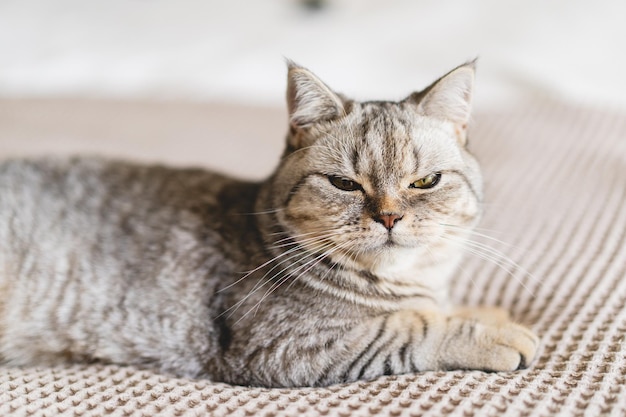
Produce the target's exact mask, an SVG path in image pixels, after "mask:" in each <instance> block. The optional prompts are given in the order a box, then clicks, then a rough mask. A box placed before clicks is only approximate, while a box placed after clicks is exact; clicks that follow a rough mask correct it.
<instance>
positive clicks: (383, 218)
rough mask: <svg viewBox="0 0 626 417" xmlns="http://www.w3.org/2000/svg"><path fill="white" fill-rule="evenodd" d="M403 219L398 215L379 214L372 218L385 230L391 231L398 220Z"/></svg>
mask: <svg viewBox="0 0 626 417" xmlns="http://www.w3.org/2000/svg"><path fill="white" fill-rule="evenodd" d="M402 217H404V216H403V215H401V214H398V213H380V214H379V215H378V216H377V217H375V218H374V220H376V221H377V222H378V223H381V224H382V225H383V226H385V227H386V228H387V230H391V229H393V226H395V225H396V223H398V222H399V221H400V220H402Z"/></svg>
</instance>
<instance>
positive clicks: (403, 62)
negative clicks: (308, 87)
mask: <svg viewBox="0 0 626 417" xmlns="http://www.w3.org/2000/svg"><path fill="white" fill-rule="evenodd" d="M625 16H626V2H624V1H623V0H596V1H594V2H589V1H583V0H554V1H549V2H548V1H542V0H526V1H502V0H473V1H467V0H465V1H462V0H452V1H445V2H444V1H436V0H388V1H380V0H378V1H376V0H307V1H304V0H264V1H250V0H246V1H243V0H222V1H217V0H177V1H174V0H107V1H85V0H54V1H51V0H0V153H2V152H3V153H5V154H6V153H15V152H18V153H19V152H22V150H24V151H25V152H26V151H31V150H32V151H42V150H43V151H48V150H49V151H53V150H55V149H61V150H67V151H73V150H76V151H93V152H100V151H105V152H106V151H111V152H112V151H113V149H116V147H117V146H118V143H117V142H110V143H109V142H108V141H109V140H122V139H111V138H113V137H115V138H119V137H120V135H121V136H123V137H125V138H126V139H124V143H125V146H126V148H127V149H128V150H129V152H130V154H132V155H146V152H148V154H149V152H150V151H149V150H146V146H144V143H143V142H137V143H135V142H133V140H135V139H132V138H133V137H135V136H137V135H144V136H145V135H147V134H150V135H152V138H153V140H152V142H150V143H151V146H157V145H158V144H159V143H161V145H162V146H165V148H161V150H159V151H158V152H157V153H155V155H153V156H152V159H159V158H161V156H162V155H166V156H167V157H168V158H169V159H171V160H174V161H181V162H189V161H192V162H199V161H204V160H205V159H200V158H199V157H197V155H196V153H194V152H192V151H189V150H186V151H185V152H186V153H185V154H184V155H185V156H183V154H182V153H181V152H182V151H181V150H180V148H181V146H182V145H181V143H182V142H181V141H184V140H185V138H192V139H190V140H191V142H189V143H195V142H194V141H195V140H197V138H199V137H202V136H205V135H206V134H209V133H211V132H209V131H205V130H202V129H203V128H202V127H199V126H202V125H203V124H209V123H213V125H214V126H216V124H217V125H218V127H217V132H218V133H219V134H221V135H222V137H223V138H225V139H223V140H218V139H216V138H215V137H213V139H212V140H213V141H214V142H216V143H217V142H219V143H218V144H217V145H216V146H218V147H219V149H218V151H219V152H217V154H220V155H221V156H220V157H219V158H217V157H216V158H214V159H215V160H216V162H217V163H218V164H221V166H223V167H225V168H229V167H230V166H231V164H232V163H233V162H234V160H229V159H228V156H227V155H225V154H228V153H229V152H228V151H229V150H230V149H232V146H227V145H228V144H227V143H226V142H228V143H231V142H232V141H235V142H232V143H236V144H237V146H240V145H242V144H244V143H252V145H251V146H253V148H252V149H254V150H255V152H257V151H258V152H261V153H262V155H264V156H267V157H268V158H270V161H269V162H268V166H269V165H271V164H273V163H274V162H275V158H272V157H270V155H273V154H275V152H276V148H279V147H280V146H279V145H280V144H281V143H282V135H283V133H282V132H283V131H284V127H285V125H284V122H285V116H284V103H283V101H284V90H285V75H286V68H285V62H284V58H290V59H292V60H295V61H296V62H298V63H299V64H301V65H304V66H306V67H308V68H310V69H311V70H313V71H314V72H315V73H317V74H318V75H319V76H320V77H321V78H322V79H324V80H325V81H326V82H327V83H328V84H329V85H330V86H331V87H333V88H335V89H336V90H338V91H340V92H343V93H345V94H347V95H349V96H351V97H354V98H361V99H364V98H365V99H398V98H402V97H404V96H406V95H407V94H408V93H410V92H411V91H413V90H419V89H421V88H423V87H424V86H426V85H427V84H429V83H430V82H431V81H433V80H434V79H436V78H437V77H439V76H440V75H442V74H443V73H445V72H447V71H448V70H450V69H452V68H453V67H455V66H457V65H459V64H461V63H463V62H465V61H467V60H471V59H473V58H475V57H479V63H478V76H477V84H476V86H477V87H476V88H477V89H476V92H475V101H474V103H475V106H476V108H477V109H478V110H480V111H488V110H490V109H495V110H497V109H499V108H502V106H511V105H515V104H516V103H524V102H528V101H529V100H532V98H534V97H537V96H541V97H545V96H550V97H552V98H554V99H555V100H563V101H567V102H571V103H575V104H577V105H584V106H601V107H609V108H617V109H626V75H625V74H626V52H625V51H626V24H625V23H624V22H625V20H624V19H625ZM113 103H117V105H116V106H114V105H113ZM138 103H141V105H140V104H138ZM155 103H161V106H158V105H157V104H155ZM172 103H178V104H177V105H174V104H172ZM46 106H47V107H46ZM64 106H65V107H64ZM146 106H147V107H146ZM150 106H152V107H150ZM163 106H165V107H163ZM185 106H186V107H185ZM194 112H196V113H198V114H197V115H196V116H192V115H190V114H195V113H194ZM246 112H247V113H246ZM244 115H245V117H244ZM142 117H143V119H142ZM190 117H191V118H192V119H189V118H190ZM193 117H196V118H193ZM103 118H104V120H103ZM44 119H45V120H48V123H49V124H48V125H46V124H45V123H43V122H42V120H44ZM49 119H53V120H56V121H57V123H60V122H61V121H67V123H65V124H64V125H63V127H58V126H57V127H55V126H53V123H52V124H51V122H50V120H49ZM164 119H165V120H166V121H167V122H166V121H164ZM72 120H74V122H73V123H74V124H72V122H71V121H72ZM138 120H139V122H138ZM263 121H265V123H266V126H264V127H263V128H261V126H262V123H263ZM16 123H17V124H16ZM20 123H21V124H20ZM42 123H43V124H42ZM151 123H152V126H148V125H150V124H151ZM220 123H221V124H220ZM11 124H12V125H13V127H11V126H9V125H11ZM190 124H193V125H194V126H196V127H195V129H196V130H195V131H193V129H192V131H186V130H185V126H188V125H190ZM83 125H84V129H82V128H81V129H82V130H81V129H78V128H77V127H76V126H83ZM144 125H146V126H145V128H144V127H137V126H144ZM33 126H41V128H40V130H33V129H35V127H33ZM133 126H135V127H133ZM155 126H156V127H155ZM90 127H91V130H92V131H93V132H90V131H88V129H89V128H90ZM157 127H158V128H157ZM55 128H56V129H57V130H58V131H59V132H62V129H66V131H65V133H64V134H61V133H59V134H58V135H56V136H55V137H54V138H50V139H47V140H45V141H44V140H43V139H36V136H37V134H38V132H39V131H43V132H48V133H49V132H51V131H55V130H54V129H55ZM29 129H30V130H29ZM76 129H78V130H77V131H75V130H76ZM124 129H126V130H124ZM142 129H144V130H142ZM145 129H148V130H145ZM168 129H169V130H168ZM198 129H199V130H198ZM68 131H69V132H68ZM164 131H165V133H163V132H164ZM168 132H169V133H168ZM254 132H261V133H259V135H260V136H261V137H263V138H264V139H262V140H268V141H270V142H267V143H270V144H271V146H274V147H273V148H271V149H266V147H265V146H258V147H257V148H254V146H255V145H254V143H253V142H254V141H253V140H251V139H250V135H252V134H253V133H254ZM87 133H88V134H94V135H96V136H97V135H101V136H102V135H105V136H103V137H102V138H101V139H102V140H98V141H96V140H95V139H93V140H92V142H93V143H96V142H97V143H99V145H93V143H92V142H89V139H86V138H82V139H79V138H78V136H80V135H83V136H89V135H88V134H87ZM79 134H80V135H79ZM106 135H108V136H106ZM124 135H125V136H124ZM53 136H54V135H53ZM276 136H279V137H280V140H276V144H274V142H273V139H271V138H274V137H276ZM33 138H35V139H33ZM27 139H28V140H27ZM174 139H175V140H174ZM226 139H228V140H226ZM33 140H35V141H39V142H37V143H38V145H37V146H35V145H32V146H31V145H28V143H31V142H32V141H33ZM29 141H31V142H29ZM64 141H65V142H64ZM159 141H161V142H159ZM172 141H173V142H175V143H173V142H172ZM229 141H230V142H229ZM246 141H247V142H246ZM89 143H92V145H89ZM107 143H108V144H107ZM134 144H135V145H134ZM133 146H136V147H137V149H135V148H133ZM182 147H184V146H182ZM31 148H32V149H31ZM263 152H266V154H263ZM148 156H150V155H148ZM161 159H162V158H161ZM257 168H258V167H256V166H253V167H252V168H250V169H249V171H250V173H256V172H257V170H258V169H257Z"/></svg>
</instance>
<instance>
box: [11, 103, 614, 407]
mask: <svg viewBox="0 0 626 417" xmlns="http://www.w3.org/2000/svg"><path fill="white" fill-rule="evenodd" d="M7 106H9V105H8V104H7V103H6V102H5V103H4V104H3V103H0V153H1V152H4V150H5V149H9V148H10V149H13V148H11V146H13V145H11V144H10V141H11V140H12V137H14V136H12V137H9V136H8V134H7V133H6V132H7V131H11V132H13V133H14V132H15V131H16V129H17V128H16V127H15V125H13V127H12V128H11V129H8V130H7V126H8V125H9V124H10V123H14V121H15V120H14V118H12V117H13V116H11V114H13V113H11V112H10V111H7V108H8V107H7ZM9 107H10V106H9ZM3 109H4V110H5V111H3ZM9 110H10V109H9ZM157 117H162V115H160V116H158V115H157ZM3 133H4V135H3ZM470 133H471V137H470V147H471V149H472V150H473V151H474V153H476V154H477V156H478V158H479V160H480V161H481V162H482V165H483V170H484V176H485V179H486V206H485V209H486V214H485V216H484V219H483V221H482V223H481V225H480V228H479V229H478V232H479V233H481V234H484V235H485V236H478V235H477V236H476V237H475V239H476V241H477V242H478V243H476V245H472V247H470V248H469V249H468V254H467V257H466V261H465V262H464V264H463V265H462V267H461V268H460V270H459V272H458V275H457V276H456V277H455V279H454V281H453V286H452V298H453V299H454V300H455V301H456V302H457V303H458V304H466V305H479V304H483V305H498V306H501V307H504V308H506V309H507V310H509V311H510V312H511V314H512V316H513V318H514V319H515V320H516V321H519V322H521V323H524V324H526V325H528V326H530V327H531V328H532V329H533V330H534V331H535V332H536V333H537V334H538V335H540V337H541V346H540V348H539V351H538V356H537V358H536V359H535V361H534V362H533V363H531V364H530V367H529V369H526V370H522V371H517V372H510V373H485V372H478V371H470V372H464V371H455V372H424V373H420V374H410V375H400V376H390V377H383V378H379V379H376V380H374V381H363V382H357V383H353V384H346V385H337V386H331V387H328V388H315V389H313V388H302V389H263V388H249V387H239V386H229V385H226V384H221V383H212V382H210V381H205V380H188V379H179V378H172V377H170V376H167V375H159V374H156V373H153V372H150V371H146V370H140V369H136V368H130V367H122V366H107V365H75V366H67V367H57V368H19V369H17V368H10V367H0V416H53V415H62V416H154V415H159V414H162V415H175V416H202V415H211V416H242V417H243V416H275V417H278V416H372V415H377V416H437V417H439V416H464V417H470V416H531V415H532V416H549V415H562V416H583V415H584V416H599V415H607V416H622V415H626V388H625V384H626V340H625V338H626V307H625V304H626V114H624V113H618V112H610V111H606V110H599V109H590V108H583V107H575V106H571V105H565V104H563V103H557V102H553V101H550V100H543V101H535V102H530V103H526V104H524V105H519V106H518V107H516V108H514V109H508V110H499V111H489V112H482V113H480V112H479V113H478V114H477V115H476V116H475V118H474V126H473V128H472V130H471V132H470ZM250 140H252V139H250ZM207 142H210V140H207ZM204 146H205V147H207V148H208V147H209V146H210V143H206V144H204ZM190 152H197V149H191V150H190ZM5 153H6V152H5ZM163 156H164V159H166V156H167V155H163ZM486 236H489V237H486ZM484 245H487V246H488V247H490V248H491V249H489V250H488V251H485V250H484V248H485V247H486V246H484ZM478 252H483V256H478Z"/></svg>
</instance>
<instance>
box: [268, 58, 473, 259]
mask: <svg viewBox="0 0 626 417" xmlns="http://www.w3.org/2000/svg"><path fill="white" fill-rule="evenodd" d="M292 69H293V68H292ZM297 70H302V69H299V68H297ZM303 71H306V70H303ZM457 71H458V70H457ZM309 74H310V73H308V72H306V73H305V75H306V76H307V77H308V76H309ZM451 74H452V73H451ZM462 75H465V74H462ZM472 75H473V69H472ZM448 77H450V75H448ZM442 80H445V78H444V79H442ZM442 80H440V81H439V82H438V83H441V82H442ZM306 81H307V82H309V83H314V84H309V85H308V86H306V87H308V90H307V91H306V93H308V94H309V97H307V99H308V100H309V101H308V102H307V103H304V104H303V103H293V102H292V103H290V105H291V108H290V110H291V115H292V132H291V134H290V137H289V141H290V149H289V150H288V152H287V153H286V154H285V156H284V158H283V161H282V164H281V167H280V168H279V169H278V171H277V174H276V178H275V184H276V187H275V190H281V191H279V192H277V196H276V198H275V202H276V205H277V206H278V207H279V208H280V211H279V212H278V219H279V220H280V222H281V226H282V227H283V228H285V229H286V230H287V231H288V232H289V234H290V235H291V236H292V237H293V238H294V239H295V240H296V241H297V242H298V243H299V244H301V245H302V246H304V247H306V248H307V249H309V250H310V251H312V252H315V253H319V254H323V253H326V254H327V256H328V257H329V258H330V259H332V261H333V262H338V263H347V264H356V265H359V266H361V267H365V268H368V267H371V266H372V265H373V264H379V263H381V262H382V263H384V262H385V260H386V259H389V260H393V261H394V262H396V261H397V258H398V257H402V256H412V257H415V256H417V257H423V258H424V263H425V264H427V263H429V262H433V261H436V260H437V258H439V256H441V254H445V253H446V252H447V249H450V248H452V247H455V246H457V245H458V243H459V241H458V240H459V238H460V237H461V236H464V235H465V232H466V231H467V230H468V229H470V228H471V227H473V226H474V224H475V223H476V221H477V219H478V217H479V214H480V208H479V203H480V199H481V193H482V189H481V177H480V172H479V169H478V165H477V164H476V162H475V160H474V159H473V158H472V156H471V155H470V154H469V153H468V152H467V151H466V150H465V146H464V145H465V127H466V126H465V125H466V123H467V119H466V118H465V119H464V120H463V121H462V123H461V124H459V123H458V120H447V119H445V118H442V117H433V116H432V115H430V114H429V113H428V112H429V111H430V109H428V108H421V106H422V107H423V105H424V100H425V99H426V100H428V99H429V94H432V92H433V91H435V90H437V85H438V84H437V83H436V84H434V85H433V86H431V92H430V93H428V92H427V93H426V94H425V95H424V94H422V95H416V96H412V97H410V98H409V99H407V100H404V101H402V102H399V103H391V102H368V103H355V102H347V101H346V100H344V99H342V98H341V97H340V96H338V95H336V94H334V93H332V92H330V90H324V91H322V92H321V94H323V95H327V96H325V97H322V98H323V99H326V101H325V102H322V104H321V107H320V106H317V107H315V106H314V107H310V106H311V105H312V104H313V103H315V101H310V100H311V96H312V95H314V94H315V93H320V92H319V91H313V92H311V91H310V90H311V89H313V90H315V88H314V87H315V86H317V85H320V86H322V87H325V86H324V85H323V84H315V83H317V82H318V81H319V80H317V79H315V78H313V79H308V78H307V79H306ZM454 87H458V85H454ZM291 88H292V89H293V88H302V86H301V85H300V86H294V85H292V86H291ZM435 92H437V91H435ZM299 93H300V94H304V93H302V92H299ZM291 94H292V95H295V94H296V93H294V92H293V90H292V91H291ZM301 97H303V96H302V95H301ZM437 98H438V97H435V99H437ZM449 98H450V97H449V96H447V97H443V99H442V100H444V101H445V100H448V99H449ZM317 99H319V97H317ZM292 100H296V101H297V96H296V97H292ZM318 104H319V103H318ZM434 104H435V105H437V106H441V105H445V104H446V103H445V102H441V100H440V101H438V102H435V103H434ZM307 105H308V106H309V108H303V107H302V106H304V107H306V106H307ZM450 105H451V106H454V103H451V104H450ZM298 106H300V107H298ZM335 106H340V107H335ZM468 109H469V105H468ZM298 112H299V113H298ZM333 112H336V113H333ZM320 116H321V117H320ZM436 116H439V115H436ZM298 117H300V119H298ZM307 117H308V118H312V119H313V121H312V122H311V121H310V120H307ZM294 120H295V121H296V122H295V123H294ZM437 254H439V256H438V255H437Z"/></svg>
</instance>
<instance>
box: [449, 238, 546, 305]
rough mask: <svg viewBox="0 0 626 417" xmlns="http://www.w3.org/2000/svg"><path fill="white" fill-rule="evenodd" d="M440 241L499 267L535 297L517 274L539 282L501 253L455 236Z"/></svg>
mask: <svg viewBox="0 0 626 417" xmlns="http://www.w3.org/2000/svg"><path fill="white" fill-rule="evenodd" d="M441 239H443V240H446V241H448V242H451V243H454V244H457V245H458V247H460V248H462V249H463V250H465V251H466V252H468V253H470V254H473V255H476V256H478V257H479V258H481V259H484V260H486V261H489V262H491V263H493V264H494V265H496V266H497V267H499V268H500V269H502V270H503V271H505V272H506V273H507V274H508V275H510V276H511V277H513V278H515V279H516V280H517V281H518V282H519V283H520V285H521V286H522V287H523V288H524V289H525V290H526V291H528V293H529V294H530V295H531V296H532V297H535V294H534V293H533V292H532V291H531V290H530V289H529V288H528V287H527V286H526V285H525V284H524V282H523V281H522V280H521V279H520V278H519V276H518V275H519V272H522V273H523V275H526V276H528V277H530V278H532V279H533V280H535V281H536V282H539V283H541V281H540V280H538V279H537V278H536V277H535V276H534V275H533V274H531V273H530V272H528V271H527V270H526V269H524V268H523V267H522V266H521V265H519V264H518V263H517V262H515V261H513V260H512V259H510V258H509V257H507V256H506V255H504V254H503V253H502V252H500V251H497V250H495V249H493V248H490V247H489V246H486V245H482V244H479V243H478V242H473V241H468V240H466V239H459V238H457V237H455V236H453V237H450V236H446V235H443V236H441ZM516 271H518V272H516Z"/></svg>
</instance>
